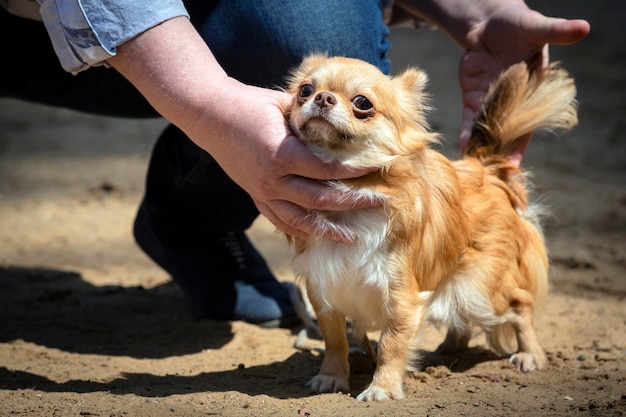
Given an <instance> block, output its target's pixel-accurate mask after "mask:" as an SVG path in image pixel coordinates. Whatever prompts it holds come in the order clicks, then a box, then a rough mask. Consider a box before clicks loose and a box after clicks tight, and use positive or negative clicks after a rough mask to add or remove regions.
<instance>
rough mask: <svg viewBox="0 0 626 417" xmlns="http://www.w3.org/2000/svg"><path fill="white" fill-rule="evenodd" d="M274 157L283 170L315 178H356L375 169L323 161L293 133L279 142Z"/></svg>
mask: <svg viewBox="0 0 626 417" xmlns="http://www.w3.org/2000/svg"><path fill="white" fill-rule="evenodd" d="M275 159H276V161H280V164H281V165H282V166H283V167H284V171H285V172H289V173H291V174H293V175H297V176H300V177H305V178H312V179H315V180H341V179H349V178H358V177H361V176H363V175H366V174H368V173H370V172H374V171H376V170H377V168H375V167H370V168H367V167H365V168H358V169H357V168H352V167H345V166H341V165H339V164H337V163H331V162H324V161H322V160H320V159H319V158H318V157H317V156H315V155H314V154H313V153H312V152H311V151H310V150H309V148H307V146H306V145H305V144H304V143H303V142H302V141H301V140H300V139H298V138H296V137H295V136H293V135H292V136H289V137H287V138H286V139H285V140H284V141H282V142H281V144H280V146H279V148H278V149H277V151H276V154H275Z"/></svg>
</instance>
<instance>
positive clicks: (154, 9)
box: [38, 0, 189, 74]
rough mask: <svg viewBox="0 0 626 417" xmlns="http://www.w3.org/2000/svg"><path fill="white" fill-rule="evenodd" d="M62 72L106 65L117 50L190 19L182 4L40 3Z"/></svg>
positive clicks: (153, 0)
mask: <svg viewBox="0 0 626 417" xmlns="http://www.w3.org/2000/svg"><path fill="white" fill-rule="evenodd" d="M38 1H39V3H40V6H41V7H40V9H39V12H40V14H41V17H42V19H43V21H44V24H45V25H46V29H47V30H48V34H49V36H50V39H51V41H52V45H53V47H54V50H55V52H56V54H57V56H58V57H59V61H61V65H62V66H63V68H64V69H65V70H66V71H68V72H71V73H72V74H77V73H79V72H80V71H83V70H85V69H87V68H89V67H92V66H98V65H107V64H106V62H105V61H106V60H107V59H109V58H111V57H112V56H115V54H116V51H117V47H118V46H119V45H120V44H122V43H124V42H126V41H127V40H129V39H131V38H133V37H135V36H137V35H139V34H140V33H142V32H145V31H146V30H148V29H150V28H152V27H154V26H156V25H158V24H159V23H162V22H164V21H166V20H169V19H171V18H173V17H177V16H186V17H189V14H188V12H187V10H186V9H185V6H184V4H183V2H182V0H38Z"/></svg>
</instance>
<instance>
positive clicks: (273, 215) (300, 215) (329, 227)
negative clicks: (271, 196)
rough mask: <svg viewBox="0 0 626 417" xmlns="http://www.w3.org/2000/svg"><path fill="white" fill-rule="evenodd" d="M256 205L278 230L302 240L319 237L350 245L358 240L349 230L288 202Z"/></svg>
mask: <svg viewBox="0 0 626 417" xmlns="http://www.w3.org/2000/svg"><path fill="white" fill-rule="evenodd" d="M255 203H256V205H257V208H258V209H259V212H260V213H261V214H263V215H264V216H265V217H266V218H267V219H268V220H269V221H270V222H271V223H272V224H273V225H274V226H276V228H277V229H278V230H280V231H281V232H283V233H286V234H288V235H290V236H294V237H299V238H301V239H308V238H309V236H319V237H323V238H326V239H330V240H334V241H337V242H341V243H348V244H349V243H353V242H354V241H355V240H356V236H355V235H354V234H353V233H352V231H351V230H349V229H348V228H345V227H343V228H342V227H341V226H338V225H335V224H333V223H331V222H329V221H327V220H325V219H323V218H321V217H316V216H315V215H313V214H311V213H309V212H308V211H307V210H304V209H302V207H299V206H297V205H295V204H292V203H289V202H287V201H274V202H272V203H270V204H262V203H258V202H255Z"/></svg>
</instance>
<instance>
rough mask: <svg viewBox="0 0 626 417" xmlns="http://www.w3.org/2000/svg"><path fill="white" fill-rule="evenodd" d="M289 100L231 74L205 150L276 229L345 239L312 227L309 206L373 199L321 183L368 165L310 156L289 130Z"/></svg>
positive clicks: (348, 205) (340, 206)
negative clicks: (359, 197)
mask: <svg viewBox="0 0 626 417" xmlns="http://www.w3.org/2000/svg"><path fill="white" fill-rule="evenodd" d="M291 100H292V97H291V96H290V95H289V94H286V93H284V92H280V91H274V90H268V89H262V88H257V87H252V86H248V85H244V84H241V83H239V82H238V81H236V80H233V79H230V78H229V79H228V80H227V81H226V83H224V84H223V88H222V95H221V97H220V102H221V103H220V104H219V106H220V109H219V110H217V111H218V113H219V121H220V122H219V123H220V126H217V125H216V117H215V116H216V113H215V112H216V109H215V108H214V109H212V111H211V112H209V113H208V114H207V118H206V123H207V126H206V129H203V130H205V131H207V132H212V133H211V135H210V136H211V139H210V141H208V142H207V144H206V146H205V149H207V150H208V151H209V152H210V153H211V155H212V156H213V157H214V158H215V160H216V161H217V162H218V163H219V164H220V166H221V167H222V169H224V171H225V172H226V173H227V174H228V176H229V177H230V178H231V179H232V180H233V181H235V182H236V183H237V184H238V185H239V186H241V187H242V188H243V189H244V190H245V191H246V192H248V194H250V196H251V197H252V199H253V200H254V202H255V204H256V206H257V208H258V209H259V211H260V212H261V214H263V215H264V216H265V217H267V218H268V219H269V221H270V222H272V223H273V224H274V226H276V227H277V228H278V229H279V230H281V231H283V232H285V233H288V234H290V235H293V236H298V237H301V238H306V237H307V236H309V235H321V236H324V237H326V238H329V239H333V240H338V241H344V242H347V240H346V239H348V237H347V236H349V235H350V234H349V233H338V229H334V228H325V229H324V230H320V229H319V228H316V227H315V225H314V223H313V221H312V218H311V217H310V216H309V212H308V209H315V210H332V211H338V210H348V209H353V208H363V207H369V206H371V205H372V204H375V202H372V201H363V200H361V201H358V200H354V199H351V198H348V197H347V196H346V195H345V194H343V193H340V192H339V191H336V190H333V189H331V188H330V187H328V186H327V185H326V184H325V183H324V182H323V180H330V179H345V178H354V177H358V176H361V175H364V174H367V173H369V172H370V171H371V170H367V169H366V170H358V171H357V170H353V169H349V168H345V167H341V166H338V165H336V164H328V163H323V162H322V161H321V160H320V159H319V158H317V157H316V156H314V155H313V154H312V153H311V152H310V151H309V150H308V148H307V147H306V146H305V145H304V144H303V143H302V142H301V141H300V140H299V139H298V138H296V137H295V136H293V135H292V134H291V132H290V130H289V127H288V125H287V122H286V120H285V117H284V114H285V111H286V110H288V109H289V108H290V107H291ZM200 123H202V122H200ZM216 127H219V129H218V130H216Z"/></svg>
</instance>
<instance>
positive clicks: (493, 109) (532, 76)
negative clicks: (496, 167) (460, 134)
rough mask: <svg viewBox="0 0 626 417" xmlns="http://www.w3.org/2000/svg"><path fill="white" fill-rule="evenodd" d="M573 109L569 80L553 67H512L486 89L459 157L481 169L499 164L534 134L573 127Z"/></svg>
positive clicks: (575, 106)
mask: <svg viewBox="0 0 626 417" xmlns="http://www.w3.org/2000/svg"><path fill="white" fill-rule="evenodd" d="M577 110H578V102H577V101H576V86H575V84H574V80H573V79H572V77H571V76H570V75H569V73H568V72H567V71H565V70H564V69H562V68H560V67H559V66H558V64H556V63H553V64H552V65H550V66H549V67H548V68H545V69H537V70H530V69H529V65H527V64H526V63H524V62H522V63H519V64H516V65H514V66H512V67H510V68H509V69H508V70H507V71H505V72H504V73H503V74H502V75H501V76H500V78H499V79H498V80H497V81H496V82H495V83H494V84H493V85H492V86H491V88H490V89H489V92H488V93H487V96H486V97H485V100H484V103H483V108H482V111H481V112H480V114H479V115H478V117H477V119H476V122H475V124H474V127H473V129H472V135H471V138H470V140H469V143H468V145H467V147H466V148H465V150H464V152H463V154H464V156H470V157H475V158H478V159H479V160H481V162H482V163H483V164H484V165H491V164H494V163H498V162H503V161H504V160H506V159H507V158H508V157H509V155H511V153H512V152H513V151H514V150H515V148H516V147H517V146H519V145H520V142H521V141H524V140H527V139H528V135H531V134H532V133H533V132H535V131H540V130H544V131H561V130H569V129H571V128H572V127H574V126H575V125H576V124H577V123H578V117H577Z"/></svg>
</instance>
